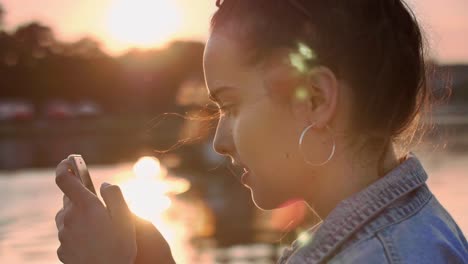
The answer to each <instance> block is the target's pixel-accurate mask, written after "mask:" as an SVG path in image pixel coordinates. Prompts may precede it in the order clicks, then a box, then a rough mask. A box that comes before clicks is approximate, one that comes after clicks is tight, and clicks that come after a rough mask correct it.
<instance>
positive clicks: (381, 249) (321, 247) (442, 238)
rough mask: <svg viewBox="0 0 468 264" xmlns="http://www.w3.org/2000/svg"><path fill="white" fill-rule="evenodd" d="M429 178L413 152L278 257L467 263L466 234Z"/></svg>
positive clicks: (291, 263)
mask: <svg viewBox="0 0 468 264" xmlns="http://www.w3.org/2000/svg"><path fill="white" fill-rule="evenodd" d="M426 180H427V174H426V172H425V170H424V168H423V167H422V165H421V163H420V162H419V160H418V159H417V157H416V156H415V155H414V153H409V154H408V156H407V159H406V160H405V161H403V162H402V163H401V164H400V165H399V166H397V167H396V168H394V169H393V170H392V171H390V172H389V173H388V174H387V175H385V176H384V177H382V178H381V179H379V180H377V181H376V182H374V183H372V184H371V185H369V186H368V187H367V188H365V189H364V190H362V191H360V192H358V193H356V194H354V195H352V196H351V197H349V198H347V199H345V200H343V201H341V202H340V203H339V204H338V205H337V206H336V207H335V208H334V209H333V210H332V212H331V213H330V214H329V215H328V216H327V217H326V218H325V220H324V221H323V223H322V224H321V225H320V226H319V227H318V228H317V229H316V230H309V231H308V232H307V233H306V236H305V238H306V239H304V236H301V238H299V239H297V240H296V241H294V242H293V244H292V246H291V247H289V248H287V249H286V250H285V251H284V252H283V255H282V256H281V258H280V259H279V261H278V263H287V264H302V263H379V264H380V263H392V264H393V263H395V264H396V263H411V264H418V263H453V264H456V263H468V244H467V241H466V238H465V237H464V235H463V233H462V231H461V230H460V228H459V227H458V226H457V224H456V223H455V221H454V220H453V219H452V217H451V216H450V215H449V214H448V212H447V211H446V210H445V209H444V207H443V206H442V205H441V204H440V203H439V202H438V201H437V199H436V197H435V196H434V195H433V194H432V193H431V191H430V190H429V188H428V186H427V185H426V183H425V182H426ZM467 202H468V201H467Z"/></svg>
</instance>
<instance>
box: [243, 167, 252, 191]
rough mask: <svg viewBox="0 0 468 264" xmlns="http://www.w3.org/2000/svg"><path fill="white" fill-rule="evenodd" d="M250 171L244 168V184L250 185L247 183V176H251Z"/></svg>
mask: <svg viewBox="0 0 468 264" xmlns="http://www.w3.org/2000/svg"><path fill="white" fill-rule="evenodd" d="M249 174H250V171H249V170H247V169H244V173H243V174H242V176H241V182H242V184H243V185H244V186H246V187H248V185H247V177H248V176H249Z"/></svg>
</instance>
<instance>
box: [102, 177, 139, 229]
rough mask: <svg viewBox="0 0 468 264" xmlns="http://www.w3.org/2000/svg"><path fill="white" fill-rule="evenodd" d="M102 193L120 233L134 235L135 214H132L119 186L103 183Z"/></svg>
mask: <svg viewBox="0 0 468 264" xmlns="http://www.w3.org/2000/svg"><path fill="white" fill-rule="evenodd" d="M100 192H101V196H102V199H104V202H105V203H106V206H107V210H108V211H109V215H110V217H111V219H112V222H113V223H114V224H115V225H116V226H117V228H118V229H119V230H120V231H123V232H125V233H126V232H130V233H133V234H134V233H135V227H134V222H133V214H132V213H131V212H130V209H129V208H128V206H127V203H126V202H125V199H124V197H123V194H122V191H121V190H120V188H119V186H117V185H111V184H109V183H103V184H102V185H101V189H100Z"/></svg>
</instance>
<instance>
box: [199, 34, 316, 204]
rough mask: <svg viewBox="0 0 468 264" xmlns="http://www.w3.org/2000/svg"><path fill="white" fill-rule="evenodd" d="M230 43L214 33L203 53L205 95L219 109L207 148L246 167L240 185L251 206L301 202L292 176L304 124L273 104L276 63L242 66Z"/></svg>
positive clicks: (278, 73)
mask: <svg viewBox="0 0 468 264" xmlns="http://www.w3.org/2000/svg"><path fill="white" fill-rule="evenodd" d="M234 43H235V42H234V41H232V40H230V39H229V37H226V36H224V35H220V34H219V33H214V34H213V35H212V36H211V37H210V38H209V40H208V43H207V46H206V49H205V56H204V71H205V79H206V83H207V87H208V93H209V94H210V95H211V96H212V97H214V98H216V102H217V104H218V106H219V107H221V110H220V111H221V115H220V119H219V122H218V126H217V130H216V135H215V139H214V143H213V145H214V149H215V150H216V151H217V152H218V153H220V154H222V155H226V156H229V157H230V158H231V159H232V161H233V163H237V164H240V165H241V167H246V168H247V169H248V171H249V173H248V174H247V176H246V177H243V183H244V184H245V185H246V186H247V187H249V188H250V189H251V192H252V198H253V201H254V202H255V203H256V205H257V206H258V207H260V208H263V209H274V208H277V207H280V206H282V205H285V204H286V203H289V202H292V201H295V200H297V199H300V198H301V197H300V193H299V191H298V190H299V189H301V188H302V189H303V188H304V186H301V183H302V185H303V181H301V179H300V178H299V176H297V175H301V174H303V168H304V161H303V156H301V154H300V153H299V150H298V142H299V137H300V133H301V132H302V130H303V128H304V124H306V123H307V121H306V120H298V116H300V115H297V114H294V113H293V111H291V108H290V107H289V104H288V103H284V102H281V100H277V99H278V98H277V97H278V95H279V96H280V97H283V98H286V96H281V91H274V90H275V89H272V87H273V88H274V84H275V83H281V80H283V81H284V76H282V72H283V71H282V69H281V65H280V64H278V67H267V68H265V67H263V68H260V67H254V66H252V67H249V66H246V65H245V64H243V63H242V61H241V59H242V58H244V57H243V56H245V53H244V51H243V50H242V49H240V48H239V47H238V46H236V45H235V44H234ZM284 89H286V88H284ZM275 98H276V99H275ZM308 177H310V175H308ZM309 188H310V187H309Z"/></svg>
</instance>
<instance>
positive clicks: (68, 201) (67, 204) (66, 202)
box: [63, 195, 71, 208]
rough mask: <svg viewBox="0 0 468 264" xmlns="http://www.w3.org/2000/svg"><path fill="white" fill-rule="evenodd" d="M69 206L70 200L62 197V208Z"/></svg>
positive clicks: (64, 196)
mask: <svg viewBox="0 0 468 264" xmlns="http://www.w3.org/2000/svg"><path fill="white" fill-rule="evenodd" d="M70 205H71V201H70V198H68V197H67V196H66V195H63V208H65V207H68V206H70Z"/></svg>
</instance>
